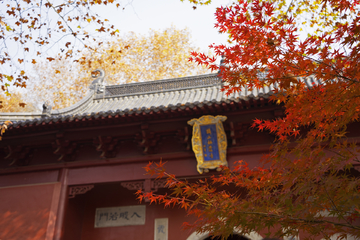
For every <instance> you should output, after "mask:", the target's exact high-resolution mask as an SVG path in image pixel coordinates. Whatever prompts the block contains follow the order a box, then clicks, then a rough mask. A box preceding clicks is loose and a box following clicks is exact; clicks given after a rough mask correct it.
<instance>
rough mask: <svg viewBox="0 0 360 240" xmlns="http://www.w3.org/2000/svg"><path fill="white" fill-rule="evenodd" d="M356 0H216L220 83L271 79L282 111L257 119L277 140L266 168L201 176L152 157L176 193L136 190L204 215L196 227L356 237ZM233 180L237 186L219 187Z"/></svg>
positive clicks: (204, 59) (210, 62)
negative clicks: (220, 0) (183, 176)
mask: <svg viewBox="0 0 360 240" xmlns="http://www.w3.org/2000/svg"><path fill="white" fill-rule="evenodd" d="M359 4H360V2H359V1H347V0H333V1H327V0H309V1H296V0H294V1H291V2H290V1H285V0H275V1H273V0H253V1H246V0H238V1H237V2H236V3H233V4H232V5H230V6H228V7H220V8H218V9H217V12H216V14H215V15H216V20H217V23H216V25H215V26H216V27H217V28H218V29H219V31H220V32H222V33H227V34H228V35H229V42H230V43H231V44H230V45H229V46H226V45H219V46H212V48H213V49H214V51H215V53H216V55H217V56H224V64H223V65H222V66H220V75H221V77H222V79H223V80H224V81H225V82H226V83H227V84H225V86H224V90H225V91H227V92H229V93H230V92H234V91H240V90H241V89H242V88H243V87H246V88H248V89H250V90H252V89H259V88H262V87H264V86H267V87H271V88H272V89H273V93H274V94H273V95H272V96H271V100H272V101H275V102H276V103H278V104H281V105H282V106H284V109H285V113H286V114H285V117H283V118H276V119H255V120H254V124H253V127H255V128H257V129H258V130H259V131H269V132H270V133H274V134H276V136H277V141H276V143H275V144H274V146H273V147H272V149H271V150H272V151H271V153H270V154H268V155H266V156H264V158H263V163H264V164H265V165H264V166H266V167H260V166H259V167H258V168H254V169H250V168H248V167H247V164H246V163H243V162H241V161H240V162H239V163H238V165H237V167H236V168H235V169H232V170H229V169H226V168H225V170H224V171H223V173H222V174H221V175H219V176H214V177H212V178H211V179H210V180H204V181H202V182H200V183H188V182H186V181H180V180H178V179H176V178H175V177H174V176H172V175H170V174H168V173H166V172H165V169H164V168H163V164H162V163H160V164H156V165H154V164H153V165H149V166H148V167H147V168H146V169H147V171H148V172H149V173H151V174H158V176H159V177H164V176H167V177H168V186H169V188H170V189H173V191H174V194H175V195H171V196H167V195H165V196H164V195H160V196H157V195H154V194H152V193H141V192H139V193H138V194H139V197H140V198H143V197H146V198H149V199H150V200H151V201H153V202H161V203H164V204H165V206H168V205H171V204H179V205H180V206H181V207H183V208H185V209H187V210H188V212H189V213H190V214H194V215H195V216H197V217H198V220H197V221H196V222H195V224H194V225H193V227H196V228H197V230H199V231H211V232H214V233H215V234H219V235H221V234H222V235H224V236H227V235H229V234H230V233H231V232H232V231H233V229H234V228H239V230H240V231H241V232H242V233H249V232H250V231H252V230H255V231H260V230H263V229H268V231H269V234H271V235H275V236H277V237H282V236H284V235H287V236H296V235H298V233H299V232H300V231H301V232H305V233H306V234H307V236H309V237H312V238H315V237H324V238H328V237H330V236H331V235H333V234H336V233H337V234H339V236H340V237H345V236H346V234H350V235H353V236H354V237H357V238H360V227H359V226H360V224H359V221H360V179H359V175H358V173H357V175H356V174H355V175H354V173H355V172H356V171H355V170H354V169H353V168H352V166H353V164H359V158H358V155H359V148H358V147H357V145H356V142H355V139H351V138H349V139H348V138H346V134H347V132H346V130H347V127H348V126H349V124H351V123H353V122H357V121H358V119H359V114H360V98H359V96H360V82H359V81H360V70H359V69H360V68H359V64H360V51H359V47H360V25H359V22H360V12H359V10H360V6H359ZM303 29H305V30H306V31H308V32H307V33H306V32H305V33H304V30H303ZM191 60H192V61H194V62H196V63H199V64H204V65H206V66H207V67H209V68H210V69H212V70H218V69H219V66H218V65H216V62H215V60H216V58H215V57H208V56H206V55H205V54H202V53H196V52H194V53H192V58H191ZM310 77H312V78H314V79H315V81H313V83H312V84H310V86H309V85H307V84H306V81H305V80H306V79H307V80H308V81H307V82H310V80H309V79H310ZM228 185H229V186H232V187H235V188H236V189H237V190H238V191H236V192H232V191H227V190H223V188H222V187H221V186H228ZM329 216H331V217H332V218H328V217H329ZM271 231H272V232H271ZM270 232H271V233H270Z"/></svg>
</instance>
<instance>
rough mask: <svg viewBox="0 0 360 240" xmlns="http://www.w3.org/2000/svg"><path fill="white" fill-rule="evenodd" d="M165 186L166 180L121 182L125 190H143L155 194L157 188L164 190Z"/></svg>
mask: <svg viewBox="0 0 360 240" xmlns="http://www.w3.org/2000/svg"><path fill="white" fill-rule="evenodd" d="M165 185H166V180H163V179H158V180H151V179H145V180H144V181H132V182H122V183H121V186H123V187H124V188H127V189H128V190H143V191H145V192H150V191H152V192H156V191H157V190H158V189H159V188H164V187H165Z"/></svg>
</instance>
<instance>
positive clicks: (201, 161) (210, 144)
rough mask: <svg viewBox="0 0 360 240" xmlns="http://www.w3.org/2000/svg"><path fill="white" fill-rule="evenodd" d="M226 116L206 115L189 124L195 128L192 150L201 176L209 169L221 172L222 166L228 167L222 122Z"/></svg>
mask: <svg viewBox="0 0 360 240" xmlns="http://www.w3.org/2000/svg"><path fill="white" fill-rule="evenodd" d="M226 119H227V117H225V116H221V115H218V116H215V117H214V116H211V115H205V116H202V117H200V118H193V119H191V120H190V121H188V122H187V123H188V124H189V125H191V126H193V136H192V139H191V143H192V149H193V151H194V153H195V157H196V160H197V170H198V172H199V173H200V174H202V173H203V172H208V171H209V169H216V170H218V171H220V170H221V168H220V166H227V165H228V163H227V161H226V149H227V140H226V134H225V131H224V127H223V124H222V122H224V121H225V120H226Z"/></svg>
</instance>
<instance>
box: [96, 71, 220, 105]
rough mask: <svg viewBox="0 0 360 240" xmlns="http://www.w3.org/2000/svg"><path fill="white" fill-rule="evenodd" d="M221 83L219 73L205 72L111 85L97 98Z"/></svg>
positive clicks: (97, 95)
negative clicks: (195, 74)
mask: <svg viewBox="0 0 360 240" xmlns="http://www.w3.org/2000/svg"><path fill="white" fill-rule="evenodd" d="M219 84H221V79H220V78H219V77H218V74H217V73H210V74H203V75H197V76H190V77H181V78H171V79H163V80H154V81H147V82H137V83H128V84H120V85H110V86H106V87H105V92H104V93H100V94H96V96H95V98H96V99H99V98H108V97H115V96H124V95H140V94H144V93H155V92H166V91H173V90H181V89H184V90H185V89H188V88H194V87H208V86H214V85H219Z"/></svg>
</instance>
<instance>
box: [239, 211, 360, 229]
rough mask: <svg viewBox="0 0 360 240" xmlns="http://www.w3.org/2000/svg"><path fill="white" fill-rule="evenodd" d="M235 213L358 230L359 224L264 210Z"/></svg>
mask: <svg viewBox="0 0 360 240" xmlns="http://www.w3.org/2000/svg"><path fill="white" fill-rule="evenodd" d="M236 213H239V214H247V215H258V216H264V217H271V218H276V219H280V221H281V219H284V218H286V219H289V220H292V221H296V222H301V223H316V224H324V223H330V224H333V225H335V226H339V227H346V228H351V229H355V230H360V226H354V225H351V224H345V223H337V222H333V221H328V220H315V219H313V220H311V219H310V220H309V219H303V218H294V217H289V216H281V215H276V214H273V213H264V212H243V211H236Z"/></svg>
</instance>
